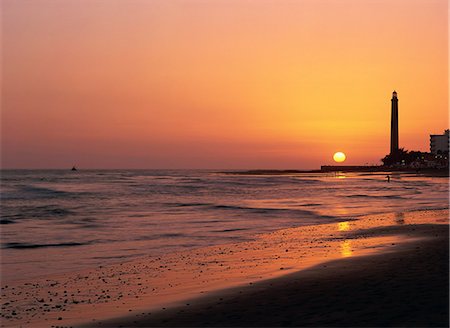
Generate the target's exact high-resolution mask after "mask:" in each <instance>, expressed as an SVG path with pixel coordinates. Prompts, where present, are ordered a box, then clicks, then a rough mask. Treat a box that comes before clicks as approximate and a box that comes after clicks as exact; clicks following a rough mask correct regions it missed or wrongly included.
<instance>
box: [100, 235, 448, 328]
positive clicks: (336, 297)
mask: <svg viewBox="0 0 450 328" xmlns="http://www.w3.org/2000/svg"><path fill="white" fill-rule="evenodd" d="M431 231H433V233H434V234H435V235H437V236H436V237H435V238H433V239H419V240H415V241H413V242H408V243H406V244H402V245H399V246H397V247H395V248H394V249H391V250H390V251H388V252H385V253H378V254H372V255H367V256H362V257H356V258H346V259H339V260H334V261H330V262H325V263H321V264H319V265H317V266H314V267H312V268H309V269H305V270H302V271H298V272H295V273H292V274H289V275H285V276H282V277H279V278H275V279H270V280H266V281H262V282H260V283H257V284H255V285H254V286H245V287H241V288H234V289H232V290H228V291H221V292H218V293H215V294H212V295H210V296H208V297H205V298H202V299H198V300H194V301H193V302H192V301H191V306H179V307H175V308H172V309H168V310H167V311H164V310H162V311H158V312H156V313H153V314H144V315H134V316H128V317H124V318H120V319H113V320H109V321H105V322H102V323H99V325H98V326H99V327H220V326H222V327H281V326H290V327H318V326H319V327H448V325H449V299H448V296H449V293H448V288H449V283H448V272H449V266H448V255H449V253H448V242H449V240H448V231H447V229H446V228H445V227H440V229H431V230H430V227H426V228H425V229H423V230H422V232H423V233H426V232H427V233H429V232H431Z"/></svg>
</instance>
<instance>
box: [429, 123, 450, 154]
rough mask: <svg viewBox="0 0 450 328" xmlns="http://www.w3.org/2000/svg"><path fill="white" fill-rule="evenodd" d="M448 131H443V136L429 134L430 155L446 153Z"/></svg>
mask: <svg viewBox="0 0 450 328" xmlns="http://www.w3.org/2000/svg"><path fill="white" fill-rule="evenodd" d="M448 140H449V130H448V129H447V130H445V131H444V134H430V152H431V153H432V154H443V153H445V152H447V153H448V149H449V148H448V147H449V143H448Z"/></svg>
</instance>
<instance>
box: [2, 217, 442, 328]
mask: <svg viewBox="0 0 450 328" xmlns="http://www.w3.org/2000/svg"><path fill="white" fill-rule="evenodd" d="M420 222H422V223H423V222H428V223H430V224H431V223H432V224H437V225H438V226H442V225H443V226H446V227H448V225H447V224H448V223H447V222H448V209H446V210H434V211H416V212H405V213H404V214H403V215H400V214H397V215H396V214H394V213H391V214H380V215H372V216H369V217H365V218H359V219H358V220H355V221H344V222H336V223H328V224H323V225H317V226H301V227H297V228H289V229H283V230H278V231H274V232H272V233H268V234H265V235H263V236H258V237H257V238H256V239H255V240H254V241H250V242H243V243H239V244H229V245H228V244H227V245H219V246H210V247H206V248H202V249H194V250H190V251H184V252H178V253H175V254H168V256H165V257H161V258H155V257H146V258H142V259H139V260H134V261H129V262H126V263H120V264H117V265H111V266H107V267H99V268H93V269H91V270H86V271H83V272H76V273H73V274H67V275H60V276H57V277H47V279H41V280H39V281H31V282H21V284H19V285H17V286H10V287H9V288H7V289H4V288H3V287H2V294H3V296H4V299H5V300H6V303H8V304H7V305H6V306H4V309H3V310H4V312H3V313H4V319H7V320H3V322H2V325H3V326H17V325H18V324H32V325H45V326H50V325H61V324H62V325H64V326H68V325H78V324H82V323H83V322H84V323H87V325H88V326H92V324H94V323H97V322H100V321H104V320H108V319H110V318H117V317H119V318H120V317H122V318H123V317H126V316H127V315H129V314H130V315H133V316H136V315H139V314H142V313H147V312H149V311H152V312H155V311H156V310H158V309H159V310H162V307H167V308H169V307H174V306H177V305H180V304H184V303H182V302H185V301H186V300H187V299H198V298H199V297H202V296H204V295H213V294H214V293H216V292H218V291H221V290H226V289H229V288H235V287H242V286H246V285H256V284H258V283H259V282H260V281H263V280H267V279H274V278H277V277H281V276H286V275H287V274H292V273H294V272H299V271H300V272H301V271H303V270H307V269H308V268H311V267H314V266H315V265H319V264H320V263H325V262H329V261H331V260H336V259H340V258H349V257H355V256H362V255H367V254H375V253H377V252H378V253H379V252H384V253H386V252H388V251H390V250H392V249H393V248H395V245H398V244H399V243H402V242H405V241H414V240H417V239H418V238H419V236H418V235H417V233H413V231H409V232H408V233H406V234H402V232H401V231H397V230H398V229H397V230H396V231H391V232H392V233H391V234H387V233H384V234H379V232H378V233H373V231H372V235H371V234H370V233H369V232H367V231H368V230H370V229H371V228H373V227H392V226H395V227H397V228H398V227H400V228H401V227H408V226H412V225H417V224H420ZM400 230H402V229H400ZM403 230H404V229H403ZM358 231H360V232H361V233H362V234H361V235H357V236H356V235H355V236H353V235H352V234H353V233H358ZM364 231H365V232H364ZM393 244H394V245H393ZM11 287H12V288H15V289H14V290H12V289H11ZM211 293H212V294H211ZM24 294H25V295H26V298H27V299H26V300H25V301H24V299H23V297H22V296H20V295H24ZM49 295H50V297H49ZM180 302H181V303H180ZM25 303H27V304H25ZM29 303H31V305H30V304H29ZM13 313H15V314H14V315H13ZM8 317H9V318H8ZM80 318H83V319H80Z"/></svg>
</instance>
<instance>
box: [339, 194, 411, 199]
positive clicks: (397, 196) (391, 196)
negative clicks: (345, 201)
mask: <svg viewBox="0 0 450 328" xmlns="http://www.w3.org/2000/svg"><path fill="white" fill-rule="evenodd" d="M345 197H347V198H390V199H404V197H402V196H399V195H363V194H355V195H347V196H345Z"/></svg>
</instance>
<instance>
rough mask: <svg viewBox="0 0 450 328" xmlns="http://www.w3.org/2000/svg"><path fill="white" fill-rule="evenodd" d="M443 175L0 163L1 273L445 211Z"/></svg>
mask: <svg viewBox="0 0 450 328" xmlns="http://www.w3.org/2000/svg"><path fill="white" fill-rule="evenodd" d="M388 174H389V175H390V176H391V181H390V183H388V182H387V179H386V176H387V175H388ZM448 182H449V180H448V178H443V177H425V176H420V175H417V174H406V173H388V172H376V173H370V172H369V173H296V174H281V175H279V174H274V175H271V174H240V173H239V172H220V171H217V170H216V171H211V170H78V171H70V170H2V171H1V204H0V210H1V211H0V213H1V218H0V223H1V225H0V228H1V279H2V281H3V282H8V281H16V280H21V279H30V278H33V277H41V276H49V275H52V274H60V273H64V272H73V271H79V270H83V269H86V268H91V267H96V266H104V265H108V264H111V263H118V262H124V261H128V260H132V259H136V258H138V257H145V256H164V254H167V253H170V252H177V251H180V250H187V249H192V248H198V247H207V246H211V245H217V244H227V243H239V242H243V241H248V240H252V239H254V238H257V236H258V235H259V234H263V233H267V232H271V231H274V230H279V229H283V228H289V227H298V226H306V225H317V224H324V223H330V222H336V221H348V220H357V219H358V218H359V217H361V216H363V215H369V214H379V213H385V212H396V213H402V212H405V211H412V210H424V209H443V208H448V206H449V199H448V193H449V185H448Z"/></svg>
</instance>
